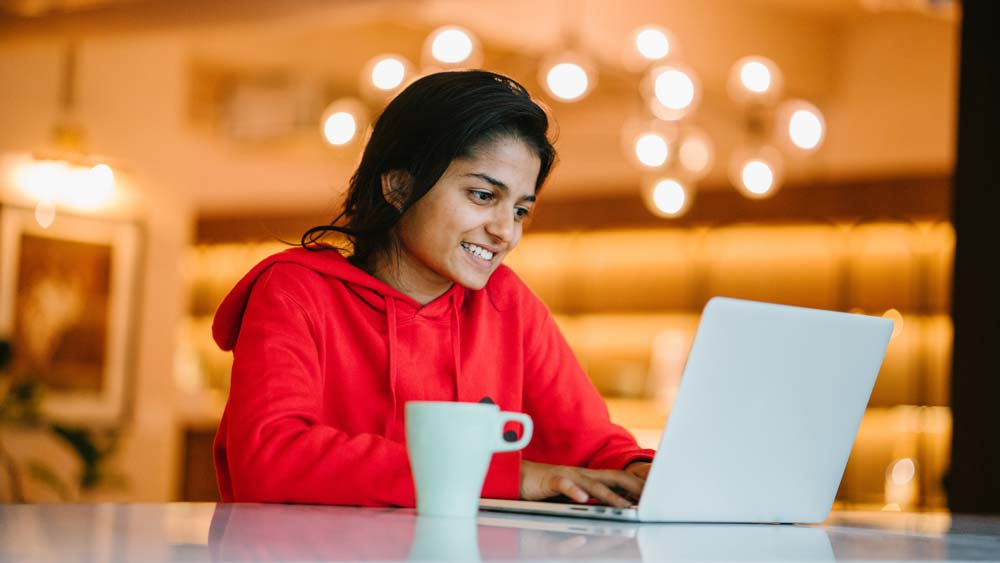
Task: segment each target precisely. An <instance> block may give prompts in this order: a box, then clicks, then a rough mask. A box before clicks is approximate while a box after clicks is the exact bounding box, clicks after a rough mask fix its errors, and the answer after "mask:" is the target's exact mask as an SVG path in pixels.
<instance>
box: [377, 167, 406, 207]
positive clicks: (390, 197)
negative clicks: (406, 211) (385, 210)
mask: <svg viewBox="0 0 1000 563" xmlns="http://www.w3.org/2000/svg"><path fill="white" fill-rule="evenodd" d="M411 186H412V176H410V174H409V173H407V172H405V171H403V170H390V171H388V172H386V173H385V174H382V197H384V198H385V200H386V201H387V202H389V205H391V206H393V207H395V208H396V211H399V212H402V211H403V205H404V204H405V203H406V200H407V199H408V198H409V197H410V188H411Z"/></svg>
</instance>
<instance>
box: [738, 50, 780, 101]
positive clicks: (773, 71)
mask: <svg viewBox="0 0 1000 563" xmlns="http://www.w3.org/2000/svg"><path fill="white" fill-rule="evenodd" d="M781 87H782V79H781V71H780V70H778V65H776V64H774V61H772V60H771V59H768V58H766V57H760V56H750V57H743V58H742V59H740V60H738V61H736V63H735V64H734V65H733V67H732V69H730V71H729V80H728V83H727V88H728V90H729V95H730V96H731V97H732V98H733V100H735V101H737V102H741V103H746V102H764V101H771V100H774V99H776V98H777V97H779V96H780V95H781Z"/></svg>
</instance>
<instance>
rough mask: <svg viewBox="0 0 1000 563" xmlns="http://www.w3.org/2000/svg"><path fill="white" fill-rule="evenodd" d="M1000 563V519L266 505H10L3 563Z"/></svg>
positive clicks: (0, 510)
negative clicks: (784, 519)
mask: <svg viewBox="0 0 1000 563" xmlns="http://www.w3.org/2000/svg"><path fill="white" fill-rule="evenodd" d="M407 560H409V561H413V560H428V561H569V560H589V561H595V560H603V561H620V562H627V561H647V562H648V561H656V562H662V561H708V560H711V561H730V560H756V561H834V560H868V561H872V560H875V561H879V560H895V561H899V560H914V561H926V560H936V561H955V560H966V561H968V560H1000V517H976V516H951V515H948V514H908V513H884V512H833V513H831V514H830V517H829V518H828V519H827V521H826V522H824V523H823V524H822V525H819V526H801V525H762V524H746V525H727V524H628V523H619V522H602V521H597V520H585V519H576V518H561V517H549V516H528V515H524V516H522V515H515V514H504V513H488V512H480V513H479V515H478V516H477V517H476V518H475V519H471V518H470V519H449V518H427V517H418V516H417V515H416V514H415V512H414V511H413V510H412V509H403V508H398V509H397V508H354V507H337V506H311V505H265V504H215V503H171V504H48V505H45V504H42V505H0V561H3V562H8V561H16V562H25V563H34V562H38V561H53V562H61V563H70V562H76V561H88V562H103V561H137V562H143V563H155V562H160V561H163V562H189V561H407Z"/></svg>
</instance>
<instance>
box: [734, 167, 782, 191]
mask: <svg viewBox="0 0 1000 563" xmlns="http://www.w3.org/2000/svg"><path fill="white" fill-rule="evenodd" d="M740 177H741V179H742V180H743V187H745V188H746V189H747V190H749V191H751V192H752V193H755V194H757V195H764V194H766V193H767V192H769V191H771V188H772V187H774V171H773V170H771V165H770V164H768V163H767V162H765V161H763V160H756V159H755V160H748V161H747V162H744V163H743V171H742V175H741V176H740Z"/></svg>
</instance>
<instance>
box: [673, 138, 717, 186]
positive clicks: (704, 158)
mask: <svg viewBox="0 0 1000 563" xmlns="http://www.w3.org/2000/svg"><path fill="white" fill-rule="evenodd" d="M677 152H678V155H677V156H678V158H679V160H680V163H681V166H682V167H683V168H684V169H685V170H687V171H688V173H689V174H690V175H691V176H693V177H694V178H695V179H700V178H703V177H705V175H707V174H708V172H709V171H710V170H711V168H712V160H713V159H714V157H715V155H714V152H715V151H714V148H713V147H712V140H711V139H710V138H709V137H708V135H707V134H705V132H704V131H702V130H701V129H692V130H690V131H689V132H688V133H686V134H685V135H684V137H683V138H682V139H681V143H680V149H678V151H677Z"/></svg>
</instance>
